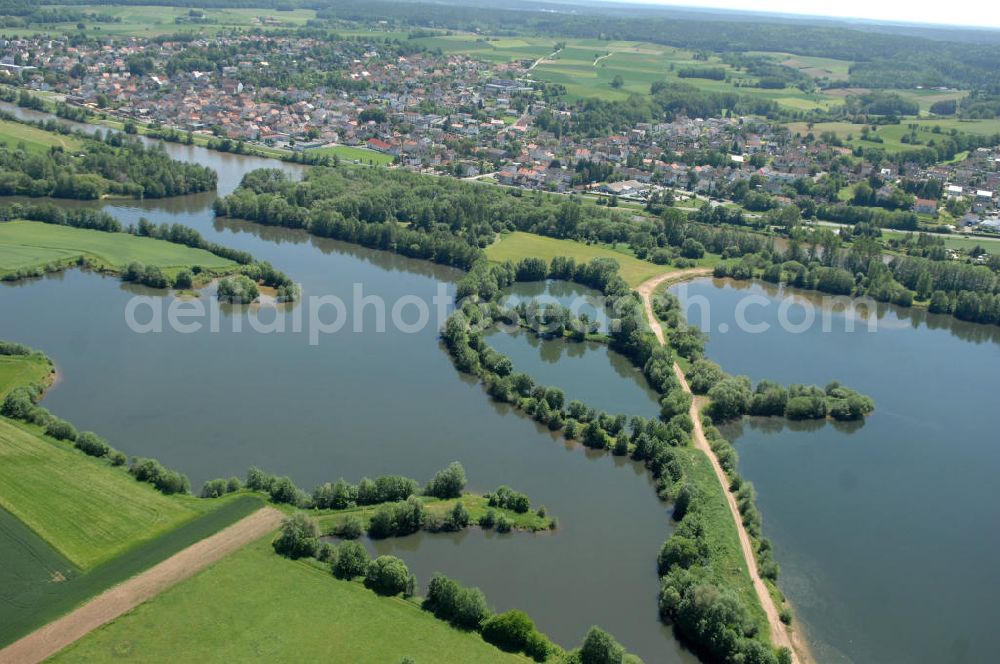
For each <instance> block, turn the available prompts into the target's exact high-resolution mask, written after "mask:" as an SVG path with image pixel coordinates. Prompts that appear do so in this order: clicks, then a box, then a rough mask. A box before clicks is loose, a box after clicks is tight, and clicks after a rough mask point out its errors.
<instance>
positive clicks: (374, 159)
mask: <svg viewBox="0 0 1000 664" xmlns="http://www.w3.org/2000/svg"><path fill="white" fill-rule="evenodd" d="M306 154H322V155H330V156H333V155H336V156H337V157H340V158H341V159H343V160H344V161H356V162H359V163H362V164H372V165H373V166H388V165H389V164H391V163H392V162H393V161H394V159H395V158H394V157H393V156H392V155H391V154H385V153H383V152H375V151H374V150H368V149H366V148H358V147H353V146H350V145H333V146H330V147H325V148H313V149H311V150H308V151H307V152H306Z"/></svg>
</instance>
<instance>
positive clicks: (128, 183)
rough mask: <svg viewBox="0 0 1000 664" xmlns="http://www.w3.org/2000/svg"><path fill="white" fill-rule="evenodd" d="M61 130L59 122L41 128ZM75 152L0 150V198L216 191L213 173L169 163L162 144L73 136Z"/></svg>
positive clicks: (148, 195) (159, 195)
mask: <svg viewBox="0 0 1000 664" xmlns="http://www.w3.org/2000/svg"><path fill="white" fill-rule="evenodd" d="M42 124H43V128H45V129H50V130H58V129H59V127H60V125H59V123H55V122H50V123H42ZM60 133H64V134H66V135H68V136H70V140H71V141H72V142H73V143H74V145H76V144H78V145H79V147H78V148H76V147H74V148H73V149H71V150H65V149H63V148H62V147H59V146H53V147H52V148H50V149H49V151H48V152H43V153H38V152H32V151H30V150H28V149H27V148H26V147H25V146H23V145H19V146H15V147H13V148H11V147H8V146H0V195H2V196H31V197H41V196H51V197H52V198H72V199H79V200H94V199H98V198H102V197H104V196H106V195H118V196H132V197H134V198H163V197H167V196H181V195H184V194H193V193H198V192H202V191H212V190H214V189H215V185H216V179H217V175H216V173H215V171H213V170H212V169H210V168H208V167H206V166H200V165H197V164H188V163H185V162H180V161H175V160H174V159H171V158H170V156H169V155H168V154H167V152H166V150H164V148H163V147H162V146H161V145H153V146H147V145H145V144H144V143H143V142H141V141H140V140H138V139H135V138H130V137H128V136H126V135H125V134H116V133H113V132H108V133H107V134H106V135H105V136H103V137H101V136H100V135H99V132H98V134H96V135H94V136H93V137H92V136H90V135H88V134H83V133H71V132H69V131H68V130H64V131H62V132H60Z"/></svg>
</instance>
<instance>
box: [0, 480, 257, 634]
mask: <svg viewBox="0 0 1000 664" xmlns="http://www.w3.org/2000/svg"><path fill="white" fill-rule="evenodd" d="M192 500H196V499H193V498H192ZM126 502H127V501H125V500H120V501H119V504H121V505H123V506H124V504H125V503H126ZM263 505H264V502H263V501H262V500H261V499H260V498H258V497H257V496H252V495H246V494H233V495H231V496H228V497H226V498H220V499H215V500H204V501H203V507H202V508H201V509H202V510H209V511H206V512H205V513H204V514H202V515H201V516H198V517H197V518H195V519H192V520H190V521H188V522H187V523H185V524H183V525H181V526H179V527H177V528H175V529H173V530H171V531H170V532H168V533H165V534H163V535H161V536H160V537H157V538H156V539H154V540H151V541H147V542H144V543H142V544H139V545H138V546H134V547H132V548H130V549H129V550H128V551H127V552H125V553H124V554H122V555H120V556H118V557H117V558H114V559H113V560H109V561H107V562H105V563H104V564H102V565H100V566H99V567H95V568H93V569H91V570H89V571H86V572H83V573H80V574H78V575H77V576H72V577H70V578H69V579H68V580H66V581H62V582H59V583H48V584H47V585H43V586H42V587H41V589H40V590H36V591H34V597H35V598H36V600H35V601H34V602H32V603H30V604H28V598H29V597H30V595H29V596H19V598H20V601H19V602H17V603H14V604H12V603H9V602H7V603H3V604H0V647H3V646H5V645H9V644H10V643H12V642H14V641H16V640H17V639H19V638H20V637H22V636H24V635H25V634H28V633H30V632H31V631H33V630H35V629H38V628H39V627H41V626H43V625H45V624H47V623H49V622H51V621H53V620H55V619H56V618H58V617H60V616H62V615H64V614H66V613H67V612H69V611H71V610H72V609H74V608H75V607H77V606H78V605H80V604H82V603H83V602H85V601H86V600H88V599H90V598H91V597H94V596H95V595H97V594H99V593H101V592H103V591H105V590H107V589H108V588H110V587H112V586H114V585H116V584H118V583H121V582H122V581H124V580H126V579H128V578H131V577H133V576H135V575H136V574H139V573H140V572H143V571H145V570H147V569H149V568H150V567H152V566H154V565H156V564H157V563H160V562H162V561H164V560H166V559H167V558H169V557H170V556H172V555H174V554H175V553H177V552H178V551H181V550H183V549H186V548H187V547H189V546H191V545H192V544H195V543H196V542H199V541H201V540H203V539H205V538H206V537H209V536H211V535H213V534H215V533H217V532H219V531H220V530H222V529H223V528H226V527H227V526H229V525H231V524H233V523H235V522H236V521H239V520H240V519H242V518H243V517H245V516H247V515H249V514H252V513H253V512H255V511H257V510H258V509H260V508H261V507H262V506H263ZM52 554H54V555H58V554H56V553H55V552H52ZM21 555H22V556H23V555H26V554H21ZM6 560H7V559H6V558H4V567H6V565H7V562H6ZM45 560H47V561H49V562H52V561H55V560H56V559H55V558H46V559H45ZM21 565H22V566H23V565H24V563H21ZM257 580H258V579H255V578H250V579H245V580H244V582H245V583H250V582H256V581H257ZM206 608H211V610H214V607H208V606H206ZM177 633H181V632H177ZM172 638H176V633H175V635H174V637H172ZM169 651H170V648H166V649H165V650H164V654H166V653H167V652H169Z"/></svg>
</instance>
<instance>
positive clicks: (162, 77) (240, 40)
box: [0, 32, 1000, 232]
mask: <svg viewBox="0 0 1000 664" xmlns="http://www.w3.org/2000/svg"><path fill="white" fill-rule="evenodd" d="M531 64H532V63H531V62H527V61H524V62H512V63H506V64H497V63H488V62H484V61H481V60H477V59H475V58H472V57H468V56H465V55H458V54H447V55H446V54H441V53H435V52H433V51H430V50H426V49H422V48H417V47H412V46H409V45H407V44H406V42H405V41H403V42H400V41H395V42H393V41H389V40H381V39H377V38H359V37H354V38H345V39H343V40H340V41H334V42H330V41H327V40H319V39H317V38H312V37H309V36H299V35H295V34H267V33H261V32H256V33H255V32H250V33H235V34H233V35H231V36H223V35H220V36H217V37H211V38H207V37H206V38H191V39H184V40H180V39H179V40H177V41H170V40H169V39H159V40H155V41H153V40H148V39H142V38H138V37H116V38H105V39H103V40H101V41H97V42H96V44H95V43H94V42H84V43H83V44H80V45H74V44H73V43H72V41H71V40H70V39H68V38H62V39H60V38H51V37H45V38H41V37H39V38H20V39H4V40H0V80H2V79H3V78H6V79H7V82H8V83H11V84H14V85H18V86H20V87H23V88H27V89H29V90H32V91H35V92H38V93H43V94H52V95H57V96H58V97H57V98H60V99H64V100H65V101H66V102H67V103H68V104H70V105H76V106H79V107H83V108H86V109H90V110H91V111H93V112H95V113H106V114H109V115H111V116H114V117H117V118H120V119H123V120H126V119H127V120H131V121H134V122H141V123H145V124H147V125H149V126H153V127H167V128H171V129H174V130H177V131H179V132H186V133H188V134H189V135H207V136H213V137H217V138H223V139H229V140H230V141H236V142H244V143H246V144H252V145H263V146H268V147H273V148H279V149H284V150H289V151H293V152H308V151H310V150H320V151H323V150H324V149H328V148H336V147H337V146H349V147H353V148H358V149H359V150H358V151H356V152H354V153H352V154H355V155H361V156H360V157H356V160H358V161H362V162H364V161H365V159H364V157H363V155H364V154H366V151H370V152H371V153H381V154H383V155H388V156H389V157H391V160H392V167H395V168H403V169H409V170H415V171H423V172H430V173H436V174H443V175H450V176H454V177H461V178H467V179H488V180H492V181H495V182H497V183H499V184H502V185H508V186H515V187H523V188H528V189H540V190H547V191H553V192H561V193H569V192H574V191H576V192H591V193H593V194H597V195H603V196H604V197H605V198H606V200H607V202H608V203H609V204H617V202H618V201H619V200H624V201H635V202H640V203H642V202H646V201H648V200H649V199H650V198H651V197H653V196H654V195H656V194H658V193H659V192H662V191H664V190H669V191H670V192H671V194H672V195H673V194H674V193H676V194H677V195H678V196H691V195H693V194H697V195H699V196H702V197H704V198H705V199H706V200H710V201H712V202H713V204H716V205H718V204H721V203H722V202H724V201H728V202H731V201H732V200H734V199H735V200H738V201H739V202H741V203H745V198H746V192H753V193H754V194H755V195H754V196H752V197H751V198H752V199H753V204H747V205H746V210H748V211H751V212H749V215H750V216H751V217H754V216H759V215H754V213H753V212H752V211H753V210H757V211H760V210H767V209H770V208H771V207H778V206H781V205H782V204H786V203H790V202H795V203H797V204H799V205H800V207H801V206H802V203H803V200H804V199H805V198H808V197H812V198H813V199H814V202H815V203H817V204H822V203H836V202H838V197H837V194H838V193H839V192H842V191H845V190H846V191H850V188H852V187H854V186H855V185H856V184H858V183H861V182H865V183H870V185H871V186H872V187H873V190H874V193H875V196H876V200H880V201H888V200H891V201H893V204H892V205H891V206H890V209H906V210H911V211H913V212H915V213H917V214H918V215H920V216H921V218H922V219H924V220H927V221H929V222H934V221H936V220H938V219H939V217H940V216H941V213H947V219H948V220H950V222H951V223H953V224H954V225H955V226H958V227H963V228H965V229H968V230H971V229H972V228H974V229H975V230H978V231H981V232H1000V218H998V215H1000V207H998V206H1000V197H998V192H1000V147H993V148H979V149H976V150H974V151H972V152H971V153H970V154H968V156H967V157H966V158H964V159H961V160H958V161H956V162H954V163H947V164H938V165H932V166H922V165H918V164H902V165H888V164H886V163H879V164H873V163H870V162H869V161H867V160H865V159H863V158H862V159H856V158H852V151H851V149H850V148H849V147H845V146H844V145H843V144H842V143H840V142H839V141H830V142H827V141H825V140H824V137H823V136H822V135H821V136H819V137H817V136H814V135H813V133H812V132H809V133H808V134H807V135H805V136H803V135H802V134H801V132H799V133H796V134H792V133H791V132H790V131H789V129H788V128H787V126H785V125H782V124H779V123H770V122H767V121H765V120H763V119H758V118H753V117H717V118H697V117H696V118H689V117H684V116H679V117H675V118H672V119H671V121H663V122H656V123H652V122H650V123H638V124H636V125H635V126H633V127H631V128H630V129H629V130H628V131H626V132H622V133H619V134H616V135H608V136H599V137H588V136H581V135H571V134H568V133H566V134H562V135H556V133H553V132H551V131H547V130H545V129H543V128H542V127H540V126H539V123H538V122H537V120H538V119H539V118H540V117H541V116H542V115H543V114H545V115H546V116H547V117H549V118H551V117H559V118H562V119H571V118H572V115H573V113H574V110H573V107H572V106H570V105H567V104H564V103H562V102H560V101H559V100H558V98H553V97H552V96H551V95H546V94H544V89H545V86H544V84H539V83H538V82H537V81H534V80H532V79H531V76H530V75H531V72H530V69H531ZM904 178H905V179H908V180H910V181H931V180H933V181H936V182H938V183H940V187H938V188H936V190H939V191H940V192H941V193H940V196H938V197H936V198H926V197H921V196H915V195H911V194H905V193H904V192H902V190H901V188H900V185H901V182H902V180H903V179H904ZM804 182H805V183H812V184H811V185H810V186H803V184H802V183H804ZM812 185H820V186H812ZM734 192H741V193H740V195H739V196H737V195H735V194H734ZM839 200H841V201H842V200H845V199H844V198H840V199H839Z"/></svg>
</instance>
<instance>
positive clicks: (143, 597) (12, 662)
mask: <svg viewBox="0 0 1000 664" xmlns="http://www.w3.org/2000/svg"><path fill="white" fill-rule="evenodd" d="M281 518H282V514H281V512H279V511H278V510H276V509H274V508H273V507H265V508H263V509H261V510H258V511H257V512H254V513H253V514H251V515H250V516H248V517H246V518H244V519H241V520H240V521H237V522H236V523H234V524H233V525H231V526H229V527H228V528H225V529H224V530H221V531H219V532H217V533H216V534H214V535H212V536H211V537H208V538H206V539H203V540H202V541H200V542H197V543H195V544H192V545H191V546H189V547H188V548H186V549H184V550H183V551H180V552H179V553H176V554H174V555H173V556H171V557H170V558H167V559H166V560H164V561H163V562H161V563H160V564H158V565H156V566H154V567H152V568H150V569H148V570H146V571H145V572H143V573H142V574H140V575H138V576H135V577H132V578H131V579H129V580H127V581H124V582H122V583H121V584H119V585H117V586H115V587H114V588H111V589H109V590H106V591H104V592H103V593H101V594H100V595H98V596H97V597H95V598H94V599H92V600H90V601H89V602H87V603H86V604H84V605H83V606H81V607H80V608H78V609H76V610H75V611H73V612H72V613H69V614H67V615H65V616H63V617H62V618H59V619H58V620H56V621H54V622H51V623H49V624H48V625H46V626H45V627H42V628H41V629H38V630H36V631H34V632H32V633H31V634H29V635H27V636H25V637H24V638H22V639H20V640H18V641H15V642H14V643H12V644H11V645H9V646H7V647H6V648H4V649H3V650H0V664H35V662H42V661H44V660H46V659H48V658H49V657H51V656H52V655H54V654H56V653H57V652H59V651H60V650H62V649H63V648H65V647H66V646H68V645H70V644H71V643H73V642H75V641H77V640H78V639H80V638H83V637H84V636H86V635H87V634H88V633H90V632H91V631H93V630H95V629H97V628H98V627H100V626H101V625H103V624H105V623H108V622H111V621H112V620H114V619H115V618H117V617H118V616H120V615H122V614H123V613H125V612H126V611H130V610H132V609H134V608H135V607H137V606H139V605H140V604H142V603H143V602H145V601H147V600H149V599H152V598H153V597H156V596H157V595H158V594H160V593H161V592H163V591H164V590H166V589H168V588H170V587H171V586H173V585H175V584H177V583H180V582H181V581H184V580H185V579H188V578H190V577H191V576H194V574H195V573H197V572H199V571H201V570H203V569H205V568H206V567H208V566H209V565H211V564H213V563H215V562H217V561H219V560H221V559H222V558H224V557H225V556H227V555H229V554H230V553H233V552H234V551H236V550H238V549H240V548H242V547H244V546H246V545H247V544H249V543H250V542H252V541H254V540H256V539H259V538H261V537H263V536H264V535H266V534H267V533H269V532H271V531H273V530H274V529H275V528H277V527H278V525H279V524H280V523H281Z"/></svg>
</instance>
